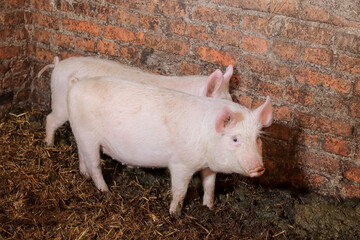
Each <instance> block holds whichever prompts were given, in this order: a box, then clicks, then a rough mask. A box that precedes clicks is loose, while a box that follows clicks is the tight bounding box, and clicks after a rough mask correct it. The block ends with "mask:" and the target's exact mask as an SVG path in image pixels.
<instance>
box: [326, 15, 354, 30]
mask: <svg viewBox="0 0 360 240" xmlns="http://www.w3.org/2000/svg"><path fill="white" fill-rule="evenodd" d="M332 23H333V24H334V25H336V26H342V27H354V28H358V27H360V24H359V23H357V22H354V21H349V20H346V19H345V18H343V17H341V16H337V15H332Z"/></svg>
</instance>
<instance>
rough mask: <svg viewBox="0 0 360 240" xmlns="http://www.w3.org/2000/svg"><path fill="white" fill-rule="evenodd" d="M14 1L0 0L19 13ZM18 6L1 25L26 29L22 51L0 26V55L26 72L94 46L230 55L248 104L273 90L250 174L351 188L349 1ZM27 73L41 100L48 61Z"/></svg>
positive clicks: (354, 36) (340, 190)
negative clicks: (259, 170) (261, 169)
mask: <svg viewBox="0 0 360 240" xmlns="http://www.w3.org/2000/svg"><path fill="white" fill-rule="evenodd" d="M24 1H25V0H17V1H16V0H7V1H1V2H5V4H6V6H7V7H8V8H11V9H12V8H14V9H15V10H12V12H13V13H12V14H14V16H17V14H18V12H19V11H18V10H17V9H18V8H17V5H18V4H19V3H22V2H24ZM25 2H26V1H25ZM26 6H27V7H26ZM25 8H26V9H25V12H26V14H25V16H26V18H25V19H26V20H27V21H26V22H25V26H26V28H25V29H24V20H23V19H22V18H20V19H19V20H18V21H17V20H12V21H14V23H11V24H10V25H15V27H14V28H13V27H12V28H11V29H14V31H15V30H16V32H18V35H19V36H22V38H24V37H27V35H26V34H24V33H23V34H21V33H22V32H23V31H24V32H26V29H28V30H29V36H28V39H27V47H26V54H24V53H23V51H24V49H23V47H22V45H21V44H20V43H23V41H24V40H23V39H22V38H20V39H16V40H15V41H11V40H9V39H8V38H6V37H5V39H7V40H9V41H11V44H12V45H14V46H12V47H9V48H8V49H6V51H5V50H4V49H3V48H2V50H1V51H3V52H6V54H5V55H3V54H1V56H6V55H9V56H8V57H6V60H4V62H5V61H6V62H9V61H11V59H14V58H15V59H16V60H20V61H27V60H23V58H19V57H18V55H19V54H18V53H19V52H21V54H20V56H22V57H25V56H29V58H24V59H29V61H30V66H31V68H30V74H31V76H32V77H34V75H35V74H36V73H37V72H38V71H39V69H40V68H41V67H43V66H44V65H45V64H48V63H50V62H52V59H53V57H54V56H56V55H58V56H61V58H62V59H63V58H67V57H70V56H73V55H100V56H101V57H104V58H109V59H114V60H117V61H120V62H123V63H126V64H129V65H133V66H139V67H142V68H144V69H148V70H151V71H154V72H159V73H163V74H177V75H189V74H209V73H210V72H211V71H213V70H214V69H215V68H221V69H222V70H224V69H225V66H226V65H228V64H233V65H234V67H235V76H234V77H233V78H232V80H231V87H232V89H231V91H232V94H233V97H234V100H235V101H238V102H239V103H240V104H243V105H246V106H248V107H256V106H258V105H260V104H261V103H262V102H263V101H264V99H265V96H266V95H269V96H271V97H272V99H273V105H274V110H275V122H274V124H273V125H272V126H271V127H270V128H269V129H268V130H267V131H266V132H267V135H266V136H264V155H265V164H266V167H267V169H268V170H267V173H266V176H264V177H262V178H261V179H260V181H262V182H263V183H264V184H269V185H284V186H295V187H300V188H306V189H309V190H311V191H315V192H319V193H322V194H326V195H335V196H341V197H360V144H359V140H360V134H359V131H360V130H359V126H360V124H359V118H360V55H359V53H360V17H359V13H360V5H359V4H358V3H356V1H351V0H344V1H337V2H334V1H327V0H319V1H311V0H199V1H191V0H170V1H165V0H153V1H147V0H102V1H99V0H90V1H76V0H71V1H70V0H31V1H30V2H29V4H28V5H26V4H25ZM21 9H24V7H22V8H21ZM5 15H6V14H5ZM5 15H4V13H2V19H4V16H5ZM19 15H21V14H19ZM14 19H16V18H14ZM3 22H4V20H3ZM5 22H6V21H5ZM6 24H7V25H9V23H8V22H7V23H6ZM3 28H4V27H3ZM5 29H7V28H6V26H5ZM2 35H4V34H2ZM5 35H6V34H5ZM7 40H6V41H7ZM6 41H4V42H6ZM3 45H4V44H3ZM3 45H2V46H3ZM18 45H20V46H18ZM11 52H14V53H11ZM1 58H4V57H1ZM8 58H9V59H10V60H8ZM2 68H3V67H2ZM1 71H4V70H1ZM22 71H23V69H18V72H19V74H18V75H16V74H15V73H14V74H15V75H16V76H21V75H22ZM19 82H22V81H20V80H19ZM31 84H32V85H31V88H30V89H31V90H32V92H31V98H30V99H31V102H33V103H34V104H40V105H43V106H46V107H49V101H50V89H49V73H48V74H45V75H44V77H42V78H40V79H36V78H33V81H32V82H31ZM2 87H3V88H4V83H3V85H2ZM5 87H6V85H5ZM5 90H6V89H5Z"/></svg>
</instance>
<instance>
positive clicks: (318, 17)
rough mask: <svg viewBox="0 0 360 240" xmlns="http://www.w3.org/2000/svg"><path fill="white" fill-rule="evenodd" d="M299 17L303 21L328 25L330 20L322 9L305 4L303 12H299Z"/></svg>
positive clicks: (328, 15)
mask: <svg viewBox="0 0 360 240" xmlns="http://www.w3.org/2000/svg"><path fill="white" fill-rule="evenodd" d="M300 17H301V19H303V20H309V21H315V22H325V23H328V22H329V20H330V14H329V13H328V12H327V11H325V10H324V9H323V8H320V7H317V6H314V5H309V4H306V5H305V6H304V8H303V10H302V11H301V12H300Z"/></svg>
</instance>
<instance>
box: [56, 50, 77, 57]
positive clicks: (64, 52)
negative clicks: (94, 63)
mask: <svg viewBox="0 0 360 240" xmlns="http://www.w3.org/2000/svg"><path fill="white" fill-rule="evenodd" d="M80 56H81V54H79V53H74V52H70V51H68V50H67V51H62V52H60V59H66V58H69V57H80Z"/></svg>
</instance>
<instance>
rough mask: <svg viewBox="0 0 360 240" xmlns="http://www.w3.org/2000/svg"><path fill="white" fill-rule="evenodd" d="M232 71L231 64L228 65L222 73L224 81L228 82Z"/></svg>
mask: <svg viewBox="0 0 360 240" xmlns="http://www.w3.org/2000/svg"><path fill="white" fill-rule="evenodd" d="M233 72H234V69H233V66H232V65H229V66H228V67H227V68H226V71H225V73H224V81H225V82H229V81H230V78H231V77H232V75H233Z"/></svg>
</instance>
